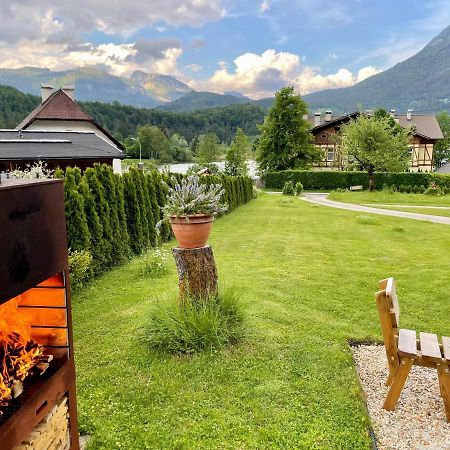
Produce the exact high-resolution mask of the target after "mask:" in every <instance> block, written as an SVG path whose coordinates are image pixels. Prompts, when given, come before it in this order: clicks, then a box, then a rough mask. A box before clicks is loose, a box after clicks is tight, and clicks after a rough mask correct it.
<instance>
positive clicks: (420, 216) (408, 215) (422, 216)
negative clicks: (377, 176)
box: [300, 192, 450, 225]
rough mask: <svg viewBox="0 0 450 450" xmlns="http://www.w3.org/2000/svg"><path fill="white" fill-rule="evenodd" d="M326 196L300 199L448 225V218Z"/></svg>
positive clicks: (305, 195) (307, 195)
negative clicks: (346, 201) (382, 207)
mask: <svg viewBox="0 0 450 450" xmlns="http://www.w3.org/2000/svg"><path fill="white" fill-rule="evenodd" d="M327 196H328V193H323V192H320V193H314V192H307V193H304V194H303V195H302V196H301V197H300V198H301V199H302V200H305V201H307V202H310V203H315V204H317V205H323V206H331V207H332V208H339V209H348V210H350V211H362V212H366V213H370V214H381V215H383V216H394V217H403V218H405V219H414V220H427V221H429V222H434V223H442V224H446V225H450V217H444V216H433V215H431V214H419V213H411V212H407V211H394V210H391V209H381V208H373V207H370V206H363V205H354V204H350V203H343V202H336V201H334V200H328V199H327Z"/></svg>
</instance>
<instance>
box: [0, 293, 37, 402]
mask: <svg viewBox="0 0 450 450" xmlns="http://www.w3.org/2000/svg"><path fill="white" fill-rule="evenodd" d="M19 301H20V296H19V297H15V298H13V299H11V300H10V301H8V302H6V303H4V304H3V305H0V405H1V404H2V403H5V402H7V401H8V400H9V399H10V398H11V396H12V388H13V385H14V382H15V381H23V380H24V379H25V378H26V377H27V375H28V373H29V371H30V369H31V368H32V367H33V366H35V365H36V358H37V357H38V356H39V355H40V354H42V347H41V346H40V345H39V344H38V343H37V342H36V341H34V340H33V339H32V338H31V325H30V324H29V323H27V322H26V321H25V320H24V318H23V317H22V315H21V314H20V310H19V309H18V305H19Z"/></svg>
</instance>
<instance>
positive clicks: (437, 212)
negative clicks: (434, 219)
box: [374, 205, 450, 217]
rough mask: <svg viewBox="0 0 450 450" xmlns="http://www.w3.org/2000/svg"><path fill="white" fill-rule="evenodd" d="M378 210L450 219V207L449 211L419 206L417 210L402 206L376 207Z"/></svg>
mask: <svg viewBox="0 0 450 450" xmlns="http://www.w3.org/2000/svg"><path fill="white" fill-rule="evenodd" d="M374 206H376V207H377V208H381V209H393V210H395V211H406V212H412V213H418V214H429V215H432V216H444V217H450V207H449V209H437V208H423V207H422V208H421V207H420V206H418V207H417V208H414V207H408V208H405V207H402V206H378V205H374Z"/></svg>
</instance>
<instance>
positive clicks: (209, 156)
mask: <svg viewBox="0 0 450 450" xmlns="http://www.w3.org/2000/svg"><path fill="white" fill-rule="evenodd" d="M218 158H219V141H218V139H217V136H216V135H215V134H214V133H207V134H202V135H201V136H200V138H199V140H198V146H197V156H196V158H195V160H196V162H197V163H199V164H208V163H212V162H214V161H217V159H218Z"/></svg>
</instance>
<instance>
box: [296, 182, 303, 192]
mask: <svg viewBox="0 0 450 450" xmlns="http://www.w3.org/2000/svg"><path fill="white" fill-rule="evenodd" d="M302 192H303V184H302V183H301V181H297V183H295V195H300V194H301V193H302Z"/></svg>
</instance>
